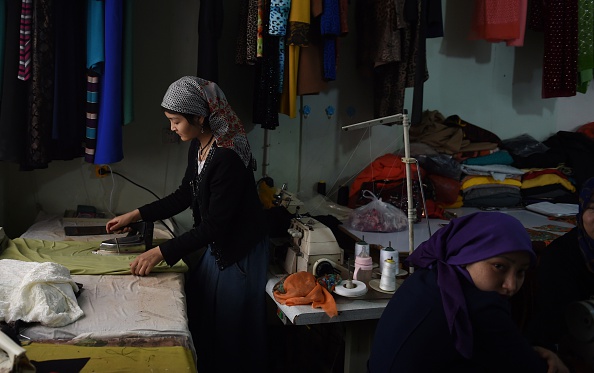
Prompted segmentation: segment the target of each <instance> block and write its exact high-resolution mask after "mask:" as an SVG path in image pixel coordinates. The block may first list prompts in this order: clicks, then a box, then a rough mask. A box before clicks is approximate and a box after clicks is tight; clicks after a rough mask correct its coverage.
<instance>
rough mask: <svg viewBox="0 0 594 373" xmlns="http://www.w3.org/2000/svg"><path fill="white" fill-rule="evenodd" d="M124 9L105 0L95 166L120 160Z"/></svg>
mask: <svg viewBox="0 0 594 373" xmlns="http://www.w3.org/2000/svg"><path fill="white" fill-rule="evenodd" d="M123 13H124V7H123V3H122V2H120V1H119V0H105V72H104V74H103V77H102V80H101V88H100V98H99V122H98V124H97V148H96V149H95V164H109V163H115V162H119V161H121V160H122V159H123V158H124V150H123V145H122V143H123V134H122V53H123V50H122V45H123V34H122V32H123V22H124V14H123Z"/></svg>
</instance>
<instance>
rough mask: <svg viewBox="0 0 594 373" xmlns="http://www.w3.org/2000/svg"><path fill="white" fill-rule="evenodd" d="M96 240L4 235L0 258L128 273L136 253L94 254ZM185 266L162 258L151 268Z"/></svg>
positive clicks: (74, 270) (82, 271) (73, 270)
mask: <svg viewBox="0 0 594 373" xmlns="http://www.w3.org/2000/svg"><path fill="white" fill-rule="evenodd" d="M100 243H101V242H100V241H96V242H81V241H44V240H34V239H28V238H15V239H9V238H6V239H5V240H4V241H3V242H2V249H1V250H0V259H15V260H22V261H25V262H39V263H43V262H54V263H58V264H61V265H63V266H65V267H66V268H68V269H69V270H70V274H72V275H122V274H129V273H130V266H129V264H130V262H132V260H134V258H135V257H136V256H137V255H138V254H136V255H98V254H94V253H93V251H94V250H97V249H98V248H99V244H100ZM187 270H188V266H187V265H186V264H185V263H184V262H183V261H181V260H180V261H179V262H178V263H177V264H176V265H174V266H173V267H169V266H168V265H167V263H165V262H164V261H163V262H161V263H159V264H158V265H157V266H155V268H153V271H152V272H186V271H187Z"/></svg>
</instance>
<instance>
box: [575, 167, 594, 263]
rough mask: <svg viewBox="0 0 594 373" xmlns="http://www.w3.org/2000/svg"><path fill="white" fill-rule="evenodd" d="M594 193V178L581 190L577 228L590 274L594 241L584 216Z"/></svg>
mask: <svg viewBox="0 0 594 373" xmlns="http://www.w3.org/2000/svg"><path fill="white" fill-rule="evenodd" d="M593 193H594V177H593V178H590V179H588V180H586V182H585V183H584V184H583V185H582V189H581V190H580V201H579V210H578V213H577V216H576V218H577V228H578V242H579V245H580V250H582V254H583V255H584V259H585V260H586V265H587V266H588V269H589V270H590V272H594V239H592V237H590V236H589V235H588V233H587V232H586V230H585V229H584V219H583V218H582V215H583V214H584V211H586V209H587V208H588V205H589V204H590V201H591V200H592V194H593Z"/></svg>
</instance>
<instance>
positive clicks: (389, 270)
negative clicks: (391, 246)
mask: <svg viewBox="0 0 594 373" xmlns="http://www.w3.org/2000/svg"><path fill="white" fill-rule="evenodd" d="M379 287H380V289H382V290H384V291H395V290H396V262H395V261H394V260H392V259H386V260H385V261H384V269H383V271H382V277H381V279H380V284H379Z"/></svg>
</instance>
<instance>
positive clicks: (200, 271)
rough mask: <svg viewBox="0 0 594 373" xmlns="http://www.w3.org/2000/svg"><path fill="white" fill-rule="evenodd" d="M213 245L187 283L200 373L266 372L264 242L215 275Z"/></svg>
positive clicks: (265, 266)
mask: <svg viewBox="0 0 594 373" xmlns="http://www.w3.org/2000/svg"><path fill="white" fill-rule="evenodd" d="M211 249H212V246H211V245H209V248H208V249H207V250H206V252H205V253H204V255H203V256H202V258H201V259H200V261H199V263H198V265H197V267H196V269H194V270H192V272H191V273H190V276H189V278H188V281H187V284H186V294H187V297H188V318H189V325H190V331H191V332H192V339H193V341H194V346H195V347H196V352H197V355H198V361H197V366H198V371H199V372H242V371H245V372H265V371H266V365H267V361H268V359H267V356H266V351H267V345H266V281H267V273H268V237H266V238H264V239H263V240H262V241H260V242H259V243H258V244H257V245H255V246H254V247H253V248H252V250H251V251H250V253H249V254H248V255H247V256H246V257H244V258H243V259H241V260H239V261H237V262H236V263H234V264H232V265H231V266H229V267H227V268H225V269H224V270H220V269H219V267H218V265H217V263H216V260H215V255H214V254H213V253H212V251H211Z"/></svg>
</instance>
